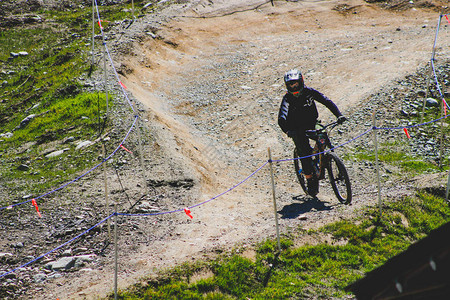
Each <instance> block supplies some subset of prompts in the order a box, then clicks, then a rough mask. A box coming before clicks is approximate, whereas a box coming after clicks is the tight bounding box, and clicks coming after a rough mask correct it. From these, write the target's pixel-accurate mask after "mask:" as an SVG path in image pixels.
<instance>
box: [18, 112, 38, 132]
mask: <svg viewBox="0 0 450 300" xmlns="http://www.w3.org/2000/svg"><path fill="white" fill-rule="evenodd" d="M35 117H36V115H35V114H32V115H29V116H28V117H26V118H25V119H23V120H22V121H20V125H19V126H18V127H17V129H22V128H24V127H25V126H27V125H28V123H30V121H31V120H33V119H34V118H35Z"/></svg>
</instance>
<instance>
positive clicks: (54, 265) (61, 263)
mask: <svg viewBox="0 0 450 300" xmlns="http://www.w3.org/2000/svg"><path fill="white" fill-rule="evenodd" d="M74 265H75V258H73V257H63V258H60V259H59V260H57V261H53V262H49V263H48V264H46V265H45V266H44V268H46V269H48V270H52V271H60V270H68V269H70V268H72V267H73V266H74Z"/></svg>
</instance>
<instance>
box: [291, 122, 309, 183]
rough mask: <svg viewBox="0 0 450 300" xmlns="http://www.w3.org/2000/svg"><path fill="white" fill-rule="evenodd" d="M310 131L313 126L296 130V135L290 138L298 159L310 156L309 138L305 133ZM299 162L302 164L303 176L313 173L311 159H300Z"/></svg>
mask: <svg viewBox="0 0 450 300" xmlns="http://www.w3.org/2000/svg"><path fill="white" fill-rule="evenodd" d="M311 129H314V125H312V126H311V128H301V129H299V130H296V131H295V132H296V134H295V135H293V136H291V137H292V140H293V141H294V144H295V147H296V148H297V152H298V155H299V156H300V157H303V156H309V155H311V154H312V148H311V145H310V144H309V138H308V137H307V136H306V133H305V131H306V130H311ZM300 161H301V162H302V168H303V173H304V174H305V175H311V174H312V173H313V167H312V159H311V157H307V158H302V159H300Z"/></svg>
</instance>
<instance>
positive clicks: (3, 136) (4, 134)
mask: <svg viewBox="0 0 450 300" xmlns="http://www.w3.org/2000/svg"><path fill="white" fill-rule="evenodd" d="M12 136H13V134H12V133H11V132H6V133H2V134H0V138H6V139H9V138H11V137H12Z"/></svg>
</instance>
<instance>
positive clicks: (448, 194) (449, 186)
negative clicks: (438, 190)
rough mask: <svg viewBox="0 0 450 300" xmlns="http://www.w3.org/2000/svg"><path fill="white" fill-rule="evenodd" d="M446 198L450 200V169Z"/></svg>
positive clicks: (449, 171)
mask: <svg viewBox="0 0 450 300" xmlns="http://www.w3.org/2000/svg"><path fill="white" fill-rule="evenodd" d="M445 198H446V199H447V202H449V201H450V169H449V170H448V180H447V191H446V193H445Z"/></svg>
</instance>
